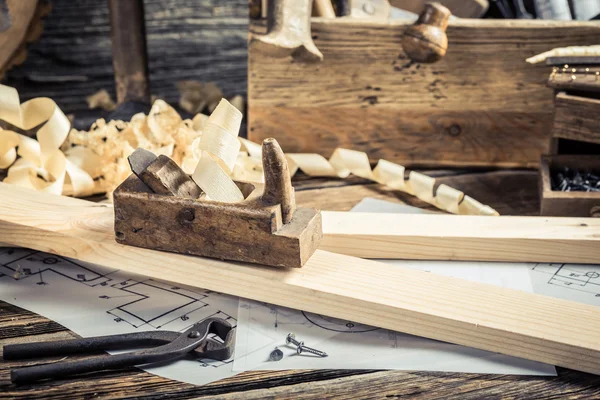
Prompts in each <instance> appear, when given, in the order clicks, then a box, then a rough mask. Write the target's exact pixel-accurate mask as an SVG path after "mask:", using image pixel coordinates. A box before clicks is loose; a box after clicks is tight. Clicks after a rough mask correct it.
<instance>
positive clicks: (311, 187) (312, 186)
mask: <svg viewBox="0 0 600 400" xmlns="http://www.w3.org/2000/svg"><path fill="white" fill-rule="evenodd" d="M429 173H430V175H432V176H437V177H438V180H439V182H440V183H446V184H448V185H451V186H454V187H456V188H457V189H460V190H462V191H464V192H465V193H466V194H468V195H471V196H472V197H474V198H476V199H478V200H480V201H482V202H483V203H485V204H489V205H490V206H492V207H494V208H496V209H497V210H498V211H499V212H500V213H501V214H504V215H536V214H537V213H538V208H539V202H538V193H537V172H535V171H495V172H494V171H492V172H489V171H488V172H486V171H481V172H459V171H430V172H429ZM294 184H295V186H296V191H297V202H298V204H299V205H302V206H311V207H318V208H322V209H326V210H349V209H350V208H352V206H353V205H355V204H356V203H357V202H359V201H360V200H361V199H363V198H364V197H376V198H381V199H386V200H390V201H397V202H405V203H408V204H411V205H415V206H421V207H426V205H425V203H422V202H421V201H419V200H416V199H414V198H411V197H410V196H407V195H404V194H401V193H398V192H394V191H390V190H387V189H385V188H383V187H381V186H380V185H377V184H372V183H369V182H366V181H364V180H361V179H356V178H349V179H346V180H329V179H305V178H302V177H300V178H298V179H295V182H294ZM71 337H72V334H71V333H70V332H69V331H68V330H67V329H65V328H64V327H62V326H61V325H59V324H57V323H55V322H53V321H50V320H48V319H46V318H44V317H41V316H39V315H36V314H34V313H31V312H29V311H26V310H23V309H21V308H18V307H15V306H12V305H10V304H7V303H4V302H0V343H2V344H5V343H23V342H27V341H38V340H57V339H66V338H71ZM25 363H26V362H6V363H5V362H1V363H0V399H21V398H23V399H24V398H28V399H51V398H61V399H62V398H74V399H79V398H110V399H117V398H174V399H187V398H195V399H196V398H210V399H221V398H227V399H265V398H289V399H304V398H319V399H324V398H336V399H337V398H352V399H359V398H360V399H362V398H410V399H439V398H444V399H446V398H461V399H479V398H488V399H489V398H500V397H502V398H536V399H541V398H566V397H568V398H570V399H590V398H600V376H594V375H590V374H585V373H579V372H575V371H571V370H566V369H558V372H559V376H558V377H546V378H544V377H518V376H505V375H482V374H456V373H431V372H400V371H375V370H368V371H365V370H317V371H276V372H269V371H256V372H245V373H241V374H239V375H237V376H235V377H233V378H230V379H226V380H223V381H218V382H213V383H211V384H208V385H204V386H193V385H189V384H185V383H180V382H176V381H170V380H168V379H165V378H161V377H158V376H155V375H152V374H149V373H147V372H143V371H141V370H138V369H136V368H131V369H128V370H125V371H118V372H108V373H102V374H95V375H92V376H90V377H87V378H86V379H70V380H61V381H57V382H51V383H42V384H38V385H31V386H23V387H19V388H17V387H15V386H14V385H12V384H11V383H10V380H9V369H10V368H12V367H16V366H22V365H24V364H25Z"/></svg>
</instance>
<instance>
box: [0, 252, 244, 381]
mask: <svg viewBox="0 0 600 400" xmlns="http://www.w3.org/2000/svg"><path fill="white" fill-rule="evenodd" d="M0 299H2V300H4V301H8V302H11V303H13V304H15V305H17V306H20V307H23V308H27V309H29V310H31V311H34V312H37V313H39V314H41V315H44V316H46V317H48V318H51V319H53V320H55V321H57V322H58V323H60V324H62V325H64V326H65V327H67V328H69V329H71V330H73V331H74V332H76V333H79V334H80V335H82V336H98V335H106V334H114V333H127V332H136V331H141V330H152V329H167V330H171V331H176V332H181V331H185V330H187V329H189V328H190V327H191V326H192V325H193V324H195V323H197V322H200V321H203V320H204V319H206V318H209V317H217V318H222V319H224V320H226V321H227V322H229V323H230V324H231V325H232V326H233V327H237V307H238V299H237V297H231V296H226V295H223V294H220V293H216V292H212V291H208V290H203V289H197V288H191V287H185V286H183V285H180V286H179V285H174V284H171V283H167V282H163V281H160V280H156V279H149V278H146V277H143V276H139V275H133V274H129V273H127V272H123V271H119V270H111V269H108V268H105V267H102V266H97V265H93V264H88V263H83V262H79V261H77V260H72V259H69V258H66V257H59V256H55V255H51V254H46V253H43V252H39V251H34V250H29V249H22V248H0ZM49 299H51V301H49ZM215 339H216V337H215ZM232 365H233V359H230V360H225V361H216V360H208V359H200V360H180V361H178V362H176V363H173V364H169V365H165V366H157V367H151V368H149V369H148V370H149V371H151V372H153V373H156V374H159V375H162V376H165V377H169V378H172V379H179V380H183V381H185V382H189V383H194V384H203V383H207V382H211V381H213V380H216V379H222V378H226V377H229V376H231V375H233V374H234V373H233V371H232ZM198 367H200V368H202V370H201V371H198V370H197V368H198Z"/></svg>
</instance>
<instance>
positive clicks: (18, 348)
mask: <svg viewBox="0 0 600 400" xmlns="http://www.w3.org/2000/svg"><path fill="white" fill-rule="evenodd" d="M211 334H213V335H214V336H216V337H211ZM217 338H218V339H217ZM219 339H220V340H219ZM234 341H235V330H234V328H232V327H231V325H230V324H229V323H228V322H227V321H225V320H223V319H220V318H208V319H205V320H204V321H202V322H199V323H197V324H194V325H193V326H192V327H191V328H189V329H188V330H186V331H185V332H183V333H182V332H170V331H149V332H136V333H127V334H122V335H108V336H96V337H91V338H84V339H75V340H59V341H53V342H35V343H25V344H12V345H6V346H4V359H5V360H19V359H25V358H36V357H49V356H63V355H70V354H86V353H90V352H93V351H99V350H119V349H131V348H133V347H148V346H157V345H158V347H153V348H149V349H145V350H139V351H133V352H130V353H123V354H116V355H105V356H99V357H94V358H89V359H85V360H78V361H65V362H55V363H51V364H43V365H35V366H32V367H23V368H17V369H13V370H12V371H11V374H10V379H11V381H12V382H13V383H16V384H23V383H30V382H35V381H39V380H42V379H54V378H61V377H67V376H72V375H78V374H83V373H88V372H95V371H103V370H107V369H121V368H125V367H131V366H135V365H148V364H154V363H162V362H165V361H173V360H177V359H180V358H183V357H185V356H187V355H193V356H194V357H195V358H196V359H200V358H207V359H213V360H219V361H224V360H227V359H229V358H231V357H232V356H233V346H234Z"/></svg>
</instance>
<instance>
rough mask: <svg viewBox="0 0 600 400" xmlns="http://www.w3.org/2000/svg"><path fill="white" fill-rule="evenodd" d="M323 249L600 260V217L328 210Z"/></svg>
mask: <svg viewBox="0 0 600 400" xmlns="http://www.w3.org/2000/svg"><path fill="white" fill-rule="evenodd" d="M322 214H323V241H322V242H321V245H320V246H319V248H320V249H322V250H327V251H332V252H335V253H341V254H347V255H351V256H355V257H365V258H399V259H412V260H463V261H467V260H471V261H508V262H550V263H553V262H570V263H588V264H595V263H598V262H599V261H600V219H598V218H559V217H555V218H540V217H481V216H465V215H460V216H458V215H421V214H372V213H369V214H363V213H344V212H331V211H324V212H323V213H322Z"/></svg>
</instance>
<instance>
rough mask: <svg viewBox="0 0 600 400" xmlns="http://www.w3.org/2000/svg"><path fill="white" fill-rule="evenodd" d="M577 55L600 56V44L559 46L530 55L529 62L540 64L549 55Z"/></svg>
mask: <svg viewBox="0 0 600 400" xmlns="http://www.w3.org/2000/svg"><path fill="white" fill-rule="evenodd" d="M575 56H600V45H592V46H570V47H557V48H555V49H552V50H549V51H546V52H544V53H541V54H538V55H536V56H533V57H529V58H528V59H527V60H525V61H527V62H528V63H529V64H538V63H541V62H544V61H546V59H547V58H549V57H575Z"/></svg>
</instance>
